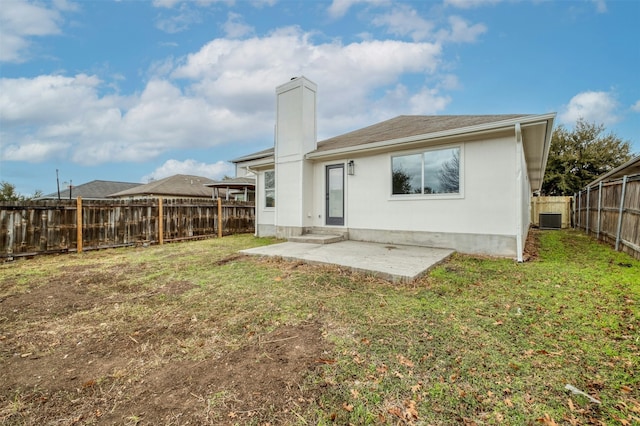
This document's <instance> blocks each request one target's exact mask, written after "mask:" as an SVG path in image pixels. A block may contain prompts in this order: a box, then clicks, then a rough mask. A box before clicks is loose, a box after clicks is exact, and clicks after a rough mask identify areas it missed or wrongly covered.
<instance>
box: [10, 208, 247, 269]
mask: <svg viewBox="0 0 640 426" xmlns="http://www.w3.org/2000/svg"><path fill="white" fill-rule="evenodd" d="M254 212H255V207H254V205H253V203H246V202H237V201H235V202H234V201H224V200H221V199H217V200H208V199H162V198H145V199H134V200H90V201H83V200H82V198H80V197H78V198H77V199H75V200H60V201H58V200H56V201H29V202H21V203H15V202H0V258H12V257H15V256H30V255H35V254H40V253H56V252H69V251H77V252H81V251H82V250H90V249H100V248H109V247H121V246H132V245H138V244H163V243H164V242H170V241H179V240H188V239H197V238H204V237H213V236H218V237H221V236H222V235H229V234H238V233H247V232H253V231H254V224H255V215H254ZM78 223H81V224H82V226H77V224H78Z"/></svg>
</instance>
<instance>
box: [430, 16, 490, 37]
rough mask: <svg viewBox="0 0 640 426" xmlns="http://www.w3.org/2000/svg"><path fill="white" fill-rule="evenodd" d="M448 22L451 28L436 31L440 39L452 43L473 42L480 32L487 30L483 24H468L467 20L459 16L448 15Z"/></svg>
mask: <svg viewBox="0 0 640 426" xmlns="http://www.w3.org/2000/svg"><path fill="white" fill-rule="evenodd" d="M449 24H450V25H451V30H441V31H439V32H438V39H439V40H440V41H443V42H444V41H449V42H453V43H473V42H475V41H476V39H477V38H478V36H480V34H483V33H485V32H486V31H487V27H486V26H485V25H484V24H474V25H469V23H468V22H467V21H465V20H464V19H462V18H460V17H459V16H450V17H449Z"/></svg>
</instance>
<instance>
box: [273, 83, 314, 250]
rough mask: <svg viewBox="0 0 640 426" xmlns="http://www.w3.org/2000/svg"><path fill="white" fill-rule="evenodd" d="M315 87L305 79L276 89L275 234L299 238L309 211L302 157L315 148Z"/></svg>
mask: <svg viewBox="0 0 640 426" xmlns="http://www.w3.org/2000/svg"><path fill="white" fill-rule="evenodd" d="M316 92H317V85H316V84H315V83H314V82H312V81H310V80H308V79H306V78H305V77H296V78H292V79H291V80H290V81H288V82H287V83H285V84H282V85H281V86H278V87H277V88H276V102H277V105H276V115H277V116H276V140H275V167H276V218H275V225H276V235H277V236H278V237H280V238H286V237H290V236H295V235H301V234H302V233H303V231H304V227H305V226H307V225H308V223H307V222H309V221H310V219H309V218H307V215H306V214H305V213H304V212H307V211H313V199H312V195H311V194H312V193H313V167H312V164H311V163H310V162H309V161H307V160H305V158H304V156H305V154H307V153H309V152H311V151H314V150H315V149H316V142H317V141H316V134H317V133H316Z"/></svg>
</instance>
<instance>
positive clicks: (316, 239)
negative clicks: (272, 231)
mask: <svg viewBox="0 0 640 426" xmlns="http://www.w3.org/2000/svg"><path fill="white" fill-rule="evenodd" d="M288 240H289V241H291V242H293V243H311V244H332V243H337V242H338V241H344V237H343V236H342V235H328V234H304V235H300V236H298V237H289V238H288Z"/></svg>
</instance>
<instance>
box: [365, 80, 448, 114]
mask: <svg viewBox="0 0 640 426" xmlns="http://www.w3.org/2000/svg"><path fill="white" fill-rule="evenodd" d="M450 102H451V98H450V97H449V96H446V95H441V94H440V93H439V91H438V90H437V89H430V88H428V87H423V88H422V89H420V91H418V92H415V93H414V92H411V91H410V90H409V89H408V88H407V87H406V86H405V85H403V84H398V85H396V86H395V87H394V88H393V89H392V90H388V91H387V92H386V94H385V96H384V97H383V98H381V99H380V100H379V101H378V102H377V103H376V109H377V110H379V111H380V112H381V114H380V115H381V116H382V117H381V119H383V117H384V118H389V117H393V116H396V115H401V114H411V115H425V114H427V115H428V114H437V113H438V112H440V111H442V110H444V109H445V108H446V107H447V105H448V104H449V103H450Z"/></svg>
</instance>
